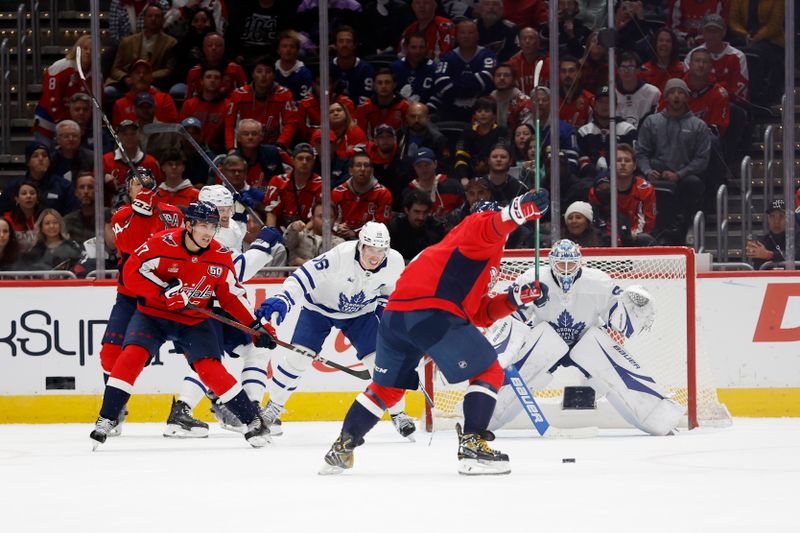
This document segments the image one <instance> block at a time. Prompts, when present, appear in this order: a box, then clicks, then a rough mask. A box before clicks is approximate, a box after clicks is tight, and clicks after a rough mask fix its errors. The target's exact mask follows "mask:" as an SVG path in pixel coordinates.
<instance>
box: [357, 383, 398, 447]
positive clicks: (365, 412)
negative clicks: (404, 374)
mask: <svg viewBox="0 0 800 533" xmlns="http://www.w3.org/2000/svg"><path fill="white" fill-rule="evenodd" d="M404 394H405V391H404V390H403V389H394V388H389V387H382V386H380V385H376V384H375V383H370V384H369V386H368V387H367V390H365V391H364V392H362V393H361V394H359V395H358V396H357V397H356V401H355V402H353V405H352V406H351V407H350V410H349V411H347V415H346V416H345V417H344V423H343V424H342V431H344V432H345V433H349V434H350V435H352V436H353V437H356V441H358V440H359V439H362V438H364V435H366V434H367V433H369V431H370V430H371V429H372V428H374V427H375V424H377V423H378V421H379V420H380V419H381V417H383V412H384V411H386V410H387V409H388V408H389V406H394V405H396V404H397V403H398V402H399V401H400V399H401V398H402V397H403V395H404Z"/></svg>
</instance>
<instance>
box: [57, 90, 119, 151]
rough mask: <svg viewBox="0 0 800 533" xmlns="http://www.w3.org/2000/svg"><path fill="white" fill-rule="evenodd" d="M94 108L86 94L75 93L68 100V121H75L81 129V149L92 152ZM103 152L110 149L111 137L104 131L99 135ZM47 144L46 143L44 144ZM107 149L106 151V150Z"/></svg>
mask: <svg viewBox="0 0 800 533" xmlns="http://www.w3.org/2000/svg"><path fill="white" fill-rule="evenodd" d="M93 111H94V106H93V105H92V99H91V98H90V97H89V95H88V94H86V93H75V94H73V95H72V96H71V97H70V99H69V117H68V118H69V119H70V120H73V121H75V122H76V123H77V124H78V126H80V128H81V148H86V149H87V150H89V151H93V150H94V128H93V127H92V112H93ZM101 138H102V141H103V147H102V149H103V151H104V152H105V151H108V150H110V149H111V143H112V142H113V141H112V140H111V135H109V134H108V132H107V131H106V130H105V129H104V130H102V135H101ZM44 144H47V143H44ZM107 149H108V150H107Z"/></svg>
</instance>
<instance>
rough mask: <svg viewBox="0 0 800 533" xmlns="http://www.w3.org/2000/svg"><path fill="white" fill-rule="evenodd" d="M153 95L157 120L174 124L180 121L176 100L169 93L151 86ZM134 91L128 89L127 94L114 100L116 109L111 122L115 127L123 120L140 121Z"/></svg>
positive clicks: (149, 90) (150, 91) (150, 90)
mask: <svg viewBox="0 0 800 533" xmlns="http://www.w3.org/2000/svg"><path fill="white" fill-rule="evenodd" d="M147 92H149V93H150V94H151V95H152V96H153V101H155V104H156V120H157V121H158V122H168V123H170V124H174V123H175V122H178V108H177V107H175V100H173V99H172V97H171V96H170V95H168V94H167V93H164V92H161V91H159V90H158V89H156V88H155V87H150V89H148V91H147ZM137 94H139V93H136V94H134V93H133V91H128V92H127V93H125V95H124V96H123V97H122V98H120V99H119V100H117V101H116V102H114V110H113V111H112V113H111V123H112V124H113V125H114V127H116V126H119V123H120V122H122V121H123V120H132V121H134V122H138V120H139V119H138V118H137V116H136V106H135V105H134V103H135V102H136V95H137Z"/></svg>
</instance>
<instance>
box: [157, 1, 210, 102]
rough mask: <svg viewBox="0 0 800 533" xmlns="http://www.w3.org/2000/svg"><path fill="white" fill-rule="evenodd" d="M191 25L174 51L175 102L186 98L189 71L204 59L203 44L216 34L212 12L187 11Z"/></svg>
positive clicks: (172, 91) (173, 90)
mask: <svg viewBox="0 0 800 533" xmlns="http://www.w3.org/2000/svg"><path fill="white" fill-rule="evenodd" d="M187 12H188V14H189V17H190V20H191V23H190V24H189V25H188V27H187V31H186V33H184V34H183V35H182V36H180V38H178V42H177V44H176V45H175V48H173V50H172V54H173V55H174V56H175V69H174V71H173V72H172V80H171V87H170V90H169V94H170V96H172V98H174V99H175V100H184V99H185V98H186V88H187V85H186V83H184V81H185V80H186V77H187V75H188V74H189V70H190V69H191V68H192V67H193V66H195V65H196V64H198V63H200V62H201V61H202V59H203V42H204V41H205V38H206V36H208V35H209V34H210V33H212V32H214V33H216V29H217V27H216V24H215V22H214V18H213V16H212V15H211V10H209V9H203V8H201V7H198V8H191V10H189V9H187Z"/></svg>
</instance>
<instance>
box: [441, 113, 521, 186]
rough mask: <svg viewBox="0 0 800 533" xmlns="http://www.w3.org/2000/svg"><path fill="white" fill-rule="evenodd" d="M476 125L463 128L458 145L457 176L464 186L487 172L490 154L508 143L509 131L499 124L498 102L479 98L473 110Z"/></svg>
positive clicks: (454, 167)
mask: <svg viewBox="0 0 800 533" xmlns="http://www.w3.org/2000/svg"><path fill="white" fill-rule="evenodd" d="M473 114H474V116H475V122H474V123H473V124H472V125H471V126H469V127H468V128H466V129H464V134H463V135H462V137H461V139H460V140H459V141H458V144H457V145H456V154H455V164H454V165H453V170H454V171H455V175H456V176H455V177H457V178H458V179H460V180H461V184H462V185H464V184H466V182H467V181H468V180H469V179H470V178H471V177H473V176H480V175H483V174H485V173H486V171H487V168H488V159H489V152H490V151H491V150H492V148H493V147H494V146H496V145H497V144H500V143H507V142H508V130H507V129H506V128H503V127H500V126H498V125H497V103H496V102H495V101H494V100H492V99H490V98H480V99H478V101H477V102H476V103H475V107H474V113H473Z"/></svg>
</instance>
